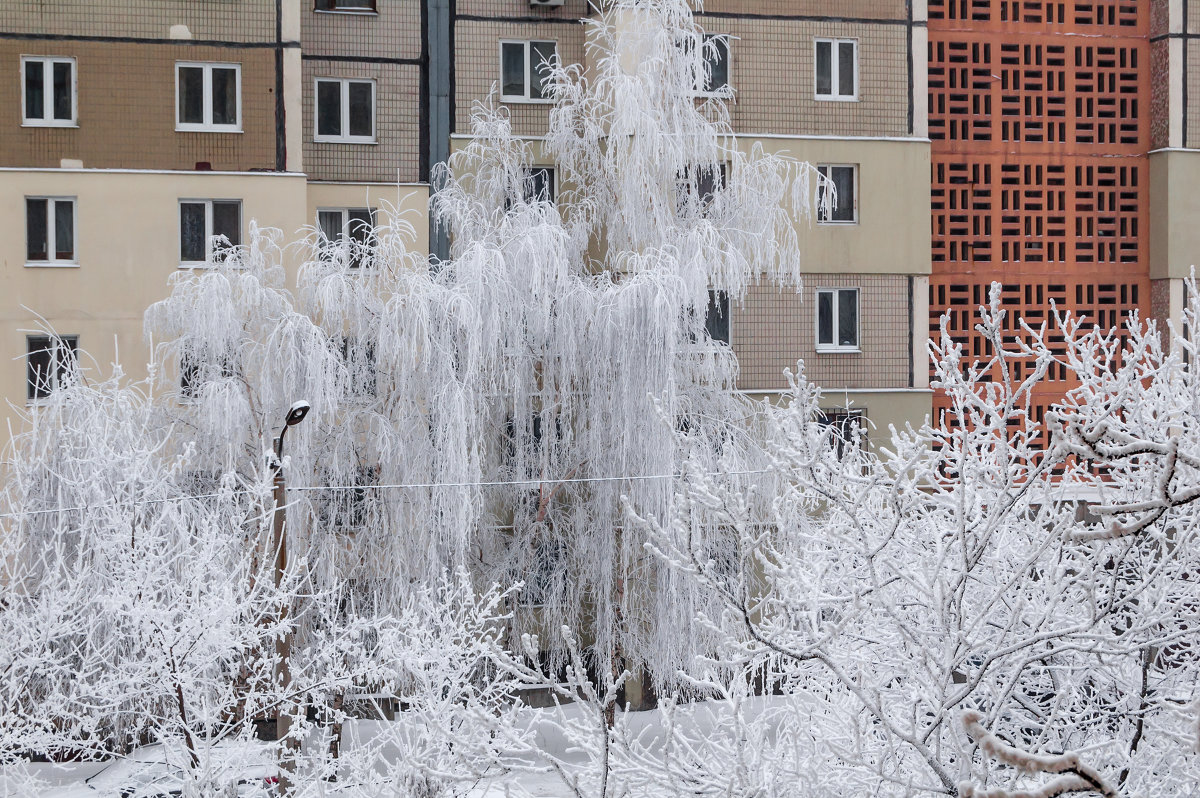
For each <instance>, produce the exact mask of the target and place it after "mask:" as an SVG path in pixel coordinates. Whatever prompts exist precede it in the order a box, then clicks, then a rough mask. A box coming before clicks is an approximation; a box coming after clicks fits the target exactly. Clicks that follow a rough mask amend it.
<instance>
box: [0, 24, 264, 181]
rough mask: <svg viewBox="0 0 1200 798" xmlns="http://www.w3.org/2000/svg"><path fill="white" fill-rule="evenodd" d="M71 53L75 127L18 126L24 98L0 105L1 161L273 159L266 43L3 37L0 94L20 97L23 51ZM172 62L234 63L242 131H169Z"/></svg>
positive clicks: (232, 163)
mask: <svg viewBox="0 0 1200 798" xmlns="http://www.w3.org/2000/svg"><path fill="white" fill-rule="evenodd" d="M22 55H45V56H51V55H53V56H71V57H74V58H75V59H76V61H75V64H76V75H77V81H78V99H77V102H78V122H79V126H78V127H77V128H41V127H22V126H21V103H20V102H19V101H9V102H3V103H0V159H2V165H4V166H59V164H60V161H61V159H63V158H72V159H79V160H81V161H83V165H84V166H85V167H88V168H116V167H120V168H130V169H193V168H194V167H195V164H196V163H197V162H198V161H207V162H209V163H211V164H212V168H213V169H215V170H228V171H246V170H249V169H273V168H274V167H275V94H274V91H275V60H274V54H273V52H272V51H271V50H269V49H259V48H250V49H248V48H230V47H208V46H195V45H169V44H108V43H97V42H79V41H75V42H71V41H68V42H60V41H54V42H51V41H28V40H13V39H4V40H0V96H3V97H7V98H19V97H21V96H22V87H21V83H20V81H21V77H20V76H21V56H22ZM176 61H214V62H222V63H240V64H241V82H242V98H241V100H242V132H241V133H191V132H188V133H184V132H176V130H175V63H176Z"/></svg>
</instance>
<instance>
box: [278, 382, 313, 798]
mask: <svg viewBox="0 0 1200 798" xmlns="http://www.w3.org/2000/svg"><path fill="white" fill-rule="evenodd" d="M310 409H312V406H311V405H310V404H309V403H308V402H306V401H304V400H303V399H301V400H300V401H298V402H296V403H294V404H293V405H292V406H291V407H290V408H289V409H288V412H287V416H286V417H285V418H284V424H283V429H281V430H280V431H279V437H277V438H276V439H275V441H274V444H275V446H274V449H275V452H274V453H275V458H274V460H273V461H272V463H271V470H272V471H273V472H274V476H275V480H274V482H275V484H274V504H275V508H274V512H273V513H272V516H271V545H272V547H273V548H274V549H275V588H276V589H277V590H278V589H279V586H280V585H281V584H282V583H283V575H284V573H286V571H287V565H288V551H287V529H286V526H285V517H286V515H287V511H286V509H285V508H286V507H287V485H286V483H285V482H284V474H283V436H284V435H286V434H287V431H288V427H294V426H296V425H297V424H299V423H300V422H301V421H303V420H304V417H305V416H306V415H308V411H309V410H310ZM289 610H290V607H289V606H288V605H287V604H284V605H283V606H282V607H281V608H280V613H279V619H280V621H286V620H287V617H288V613H289ZM291 653H292V634H291V632H288V633H287V634H283V635H279V636H278V637H276V638H275V679H276V682H277V684H278V686H279V690H280V692H281V693H286V691H287V690H288V689H289V688H290V687H291V684H292V669H291V666H290V664H289V663H288V659H289V657H290V656H291ZM292 710H293V706H292V702H291V701H288V702H286V703H280V705H279V710H278V713H277V714H276V718H275V739H277V740H285V742H284V744H283V750H282V751H281V752H280V757H279V780H278V782H277V785H278V788H279V794H280V795H286V794H287V792H288V791H289V790H290V789H291V781H292V778H291V777H292V775H293V773H294V772H295V761H294V752H295V749H296V747H297V745H296V743H297V741H295V740H287V739H286V738H287V736H288V732H289V731H290V730H291V726H292Z"/></svg>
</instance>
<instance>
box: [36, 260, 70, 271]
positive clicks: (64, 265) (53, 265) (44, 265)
mask: <svg viewBox="0 0 1200 798" xmlns="http://www.w3.org/2000/svg"><path fill="white" fill-rule="evenodd" d="M25 268H26V269H78V268H79V261H76V260H59V261H48V260H33V261H28V262H26V264H25Z"/></svg>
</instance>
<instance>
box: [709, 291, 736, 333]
mask: <svg viewBox="0 0 1200 798" xmlns="http://www.w3.org/2000/svg"><path fill="white" fill-rule="evenodd" d="M704 331H705V332H707V333H708V337H709V338H711V339H712V340H714V341H720V342H721V343H723V344H728V343H729V340H730V339H729V294H727V293H725V292H724V291H709V292H708V308H707V310H706V311H705V315H704Z"/></svg>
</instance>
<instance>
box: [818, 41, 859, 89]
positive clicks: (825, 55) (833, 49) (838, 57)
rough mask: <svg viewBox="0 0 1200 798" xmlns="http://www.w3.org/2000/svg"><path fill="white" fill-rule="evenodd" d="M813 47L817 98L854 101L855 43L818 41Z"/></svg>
mask: <svg viewBox="0 0 1200 798" xmlns="http://www.w3.org/2000/svg"><path fill="white" fill-rule="evenodd" d="M815 44H816V70H815V72H816V84H817V86H816V88H817V99H818V100H857V99H858V42H857V41H855V40H854V39H817V40H815Z"/></svg>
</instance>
